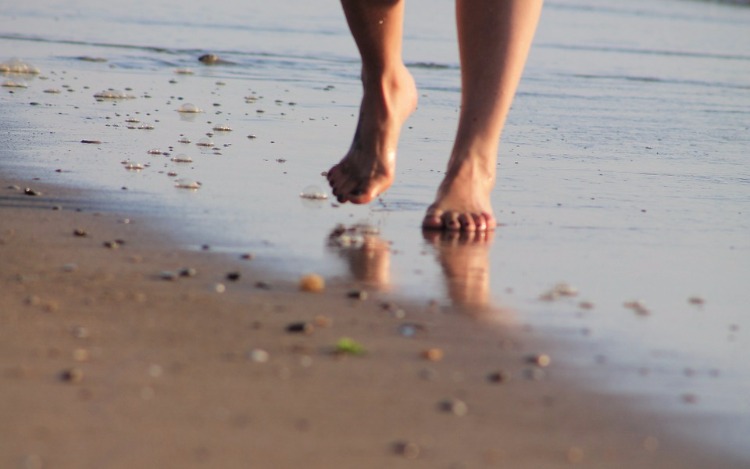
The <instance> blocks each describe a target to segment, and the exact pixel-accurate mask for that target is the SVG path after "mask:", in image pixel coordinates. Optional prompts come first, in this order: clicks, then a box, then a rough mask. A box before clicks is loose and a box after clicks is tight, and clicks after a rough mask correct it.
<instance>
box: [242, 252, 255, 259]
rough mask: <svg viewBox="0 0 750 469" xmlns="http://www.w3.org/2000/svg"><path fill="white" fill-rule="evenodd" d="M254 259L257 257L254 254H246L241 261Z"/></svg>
mask: <svg viewBox="0 0 750 469" xmlns="http://www.w3.org/2000/svg"><path fill="white" fill-rule="evenodd" d="M254 257H255V255H253V254H251V253H249V252H246V253H244V254H241V255H240V259H242V260H244V261H250V260H253V258H254Z"/></svg>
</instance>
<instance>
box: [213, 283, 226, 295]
mask: <svg viewBox="0 0 750 469" xmlns="http://www.w3.org/2000/svg"><path fill="white" fill-rule="evenodd" d="M214 291H215V292H216V293H224V292H225V291H227V287H226V286H225V285H224V284H223V283H217V284H216V285H214Z"/></svg>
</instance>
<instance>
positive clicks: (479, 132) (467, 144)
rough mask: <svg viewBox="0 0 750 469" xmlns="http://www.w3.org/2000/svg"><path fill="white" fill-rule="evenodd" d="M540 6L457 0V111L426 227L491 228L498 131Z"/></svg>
mask: <svg viewBox="0 0 750 469" xmlns="http://www.w3.org/2000/svg"><path fill="white" fill-rule="evenodd" d="M541 9H542V0H456V17H457V21H458V42H459V51H460V59H461V113H460V116H459V121H458V131H457V132H456V141H455V143H454V145H453V151H452V153H451V157H450V160H449V161H448V169H447V171H446V173H445V178H444V179H443V182H442V183H441V184H440V187H439V188H438V192H437V196H436V197H435V202H434V203H433V204H432V205H431V206H430V207H429V208H428V209H427V214H426V215H425V218H424V221H423V222H422V226H423V227H424V228H427V229H437V230H451V231H453V230H455V231H475V230H476V231H484V230H492V229H494V228H495V225H496V222H495V217H494V215H493V213H492V206H491V204H490V192H491V191H492V188H493V186H494V184H495V166H496V164H497V150H498V144H499V143H500V134H501V132H502V129H503V125H504V124H505V118H506V117H507V115H508V111H509V109H510V105H511V102H512V101H513V96H514V95H515V93H516V87H517V86H518V81H519V79H520V78H521V72H522V71H523V67H524V64H525V62H526V56H527V54H528V52H529V48H530V46H531V40H532V38H533V36H534V31H535V29H536V25H537V21H538V20H539V14H540V12H541Z"/></svg>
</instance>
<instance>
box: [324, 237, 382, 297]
mask: <svg viewBox="0 0 750 469" xmlns="http://www.w3.org/2000/svg"><path fill="white" fill-rule="evenodd" d="M328 246H329V247H331V248H334V249H336V251H337V252H338V254H339V255H340V256H341V257H343V258H345V259H346V260H347V262H348V263H349V271H350V272H351V274H352V276H353V277H354V278H355V279H356V280H357V281H359V282H362V283H364V284H365V285H366V286H368V287H370V288H374V289H377V290H387V289H388V288H389V287H390V281H391V272H390V269H391V248H390V243H388V242H387V241H385V240H384V239H382V238H381V237H380V236H379V233H378V230H377V228H374V227H372V226H369V225H353V226H351V227H345V226H343V225H339V226H337V227H336V228H334V230H333V231H332V232H331V234H330V235H329V236H328Z"/></svg>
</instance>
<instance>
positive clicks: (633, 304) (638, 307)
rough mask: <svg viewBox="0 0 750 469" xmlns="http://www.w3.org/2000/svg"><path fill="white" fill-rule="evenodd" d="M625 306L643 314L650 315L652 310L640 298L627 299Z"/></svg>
mask: <svg viewBox="0 0 750 469" xmlns="http://www.w3.org/2000/svg"><path fill="white" fill-rule="evenodd" d="M623 306H624V307H626V308H627V309H629V310H632V311H633V312H635V313H636V314H639V315H641V316H648V315H649V314H651V311H649V309H648V308H647V307H646V305H644V304H643V302H642V301H640V300H632V301H626V302H625V303H623Z"/></svg>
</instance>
